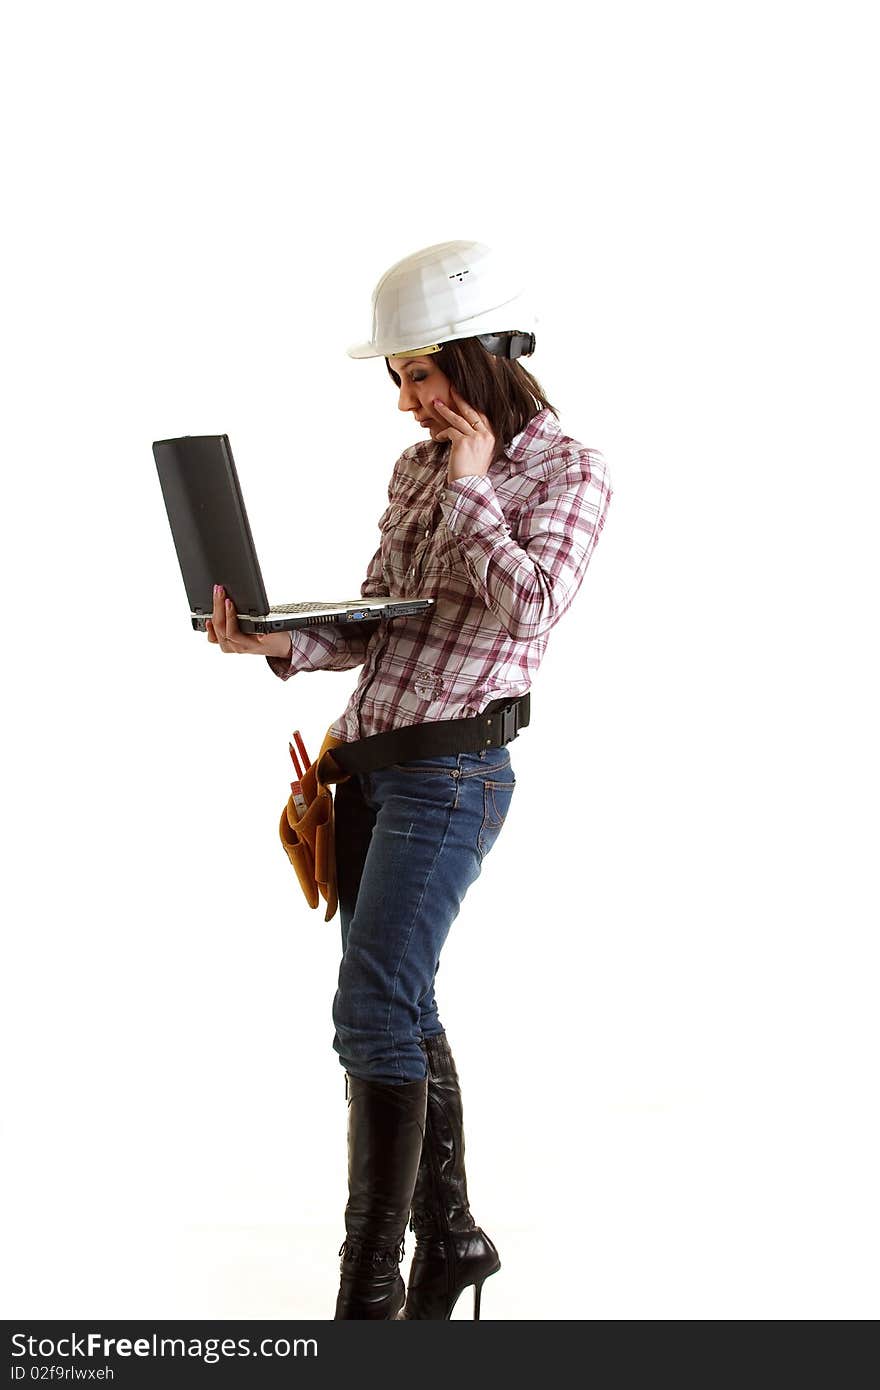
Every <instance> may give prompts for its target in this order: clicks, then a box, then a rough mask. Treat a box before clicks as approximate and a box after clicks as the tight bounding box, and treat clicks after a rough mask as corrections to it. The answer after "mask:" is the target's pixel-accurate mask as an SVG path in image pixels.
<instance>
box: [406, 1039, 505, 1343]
mask: <svg viewBox="0 0 880 1390" xmlns="http://www.w3.org/2000/svg"><path fill="white" fill-rule="evenodd" d="M422 1045H423V1047H424V1050H425V1054H426V1056H427V1059H428V1094H427V1108H426V1113H425V1139H424V1143H423V1145H422V1155H421V1160H420V1163H419V1171H418V1175H417V1177H416V1184H415V1190H414V1192H413V1199H412V1215H411V1217H410V1223H409V1224H410V1230H412V1231H414V1232H415V1236H416V1248H415V1251H414V1253H413V1258H412V1265H411V1268H410V1275H409V1282H408V1287H407V1294H406V1306H405V1308H404V1311H403V1317H404V1318H406V1319H411V1318H430V1319H449V1318H451V1317H452V1310H453V1309H454V1307H455V1305H456V1302H457V1301H458V1299H459V1297H460V1295H461V1294H462V1293H463V1292H464V1290H465V1289H467V1288H470V1287H471V1285H473V1288H474V1318H475V1319H478V1318H479V1316H480V1297H481V1294H482V1287H483V1283H484V1281H485V1280H486V1279H488V1278H489V1276H490V1275H491V1274H495V1273H496V1272H497V1270H499V1269H500V1268H501V1260H500V1259H499V1256H498V1251H497V1249H496V1248H495V1245H494V1243H493V1242H492V1241H491V1240H490V1239H489V1237H488V1236H487V1235H486V1233H485V1231H484V1230H482V1228H481V1227H480V1226H478V1225H477V1224H476V1222H475V1221H474V1218H473V1216H472V1215H471V1211H470V1205H469V1203H468V1195H467V1179H466V1176H465V1168H464V1125H463V1113H462V1104H461V1090H460V1088H459V1083H458V1073H457V1071H456V1068H455V1062H454V1060H453V1057H452V1053H451V1051H450V1048H449V1043H448V1042H447V1040H446V1034H445V1033H438V1034H435V1035H433V1036H430V1037H427V1038H424V1039H423V1040H422Z"/></svg>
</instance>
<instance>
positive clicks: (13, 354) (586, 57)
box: [0, 0, 880, 1319]
mask: <svg viewBox="0 0 880 1390" xmlns="http://www.w3.org/2000/svg"><path fill="white" fill-rule="evenodd" d="M871 9H872V7H871V6H869V5H857V4H841V3H836V4H835V5H833V6H832V5H831V4H809V5H804V4H793V3H792V4H783V3H768V0H761V3H759V4H754V3H749V4H743V3H738V4H736V5H733V4H731V5H718V4H714V5H706V4H700V3H692V4H684V3H670V4H664V5H653V4H632V3H631V4H625V3H624V4H615V5H613V6H609V5H586V6H584V5H582V6H579V7H573V6H571V5H569V4H568V3H564V4H563V3H548V2H547V0H545V3H543V4H541V5H532V4H520V3H511V0H506V3H503V4H501V3H495V4H479V5H474V4H470V3H469V4H460V3H443V4H442V5H441V4H429V3H419V4H414V5H403V4H397V5H382V6H380V5H376V4H367V5H350V4H338V3H337V4H334V5H333V6H331V7H328V8H327V10H326V11H324V10H322V11H320V12H318V11H317V10H312V9H311V7H304V6H294V5H293V4H278V3H254V0H250V3H248V4H247V5H244V4H240V5H231V4H218V3H216V0H214V3H210V4H207V3H205V4H195V3H182V2H181V0H175V3H173V4H165V3H155V0H153V3H151V4H150V5H149V6H148V5H146V4H144V5H141V6H134V5H119V4H95V3H81V4H79V5H75V6H69V5H59V4H34V5H31V6H28V7H26V8H25V7H18V9H17V10H15V11H9V12H8V14H7V18H6V20H5V21H4V26H3V29H4V32H3V36H2V39H3V41H2V45H0V48H2V58H0V65H2V67H0V101H2V105H3V111H2V114H3V130H4V141H3V144H4V153H3V193H4V202H5V213H4V217H3V225H2V235H3V240H4V243H5V245H4V251H3V269H4V288H3V310H2V318H3V321H4V322H3V362H2V384H3V394H4V397H5V406H4V410H3V415H2V448H3V456H4V469H3V477H4V485H5V495H4V527H3V533H4V544H3V547H2V562H3V583H4V595H5V599H6V639H5V641H4V644H3V645H4V664H5V675H4V682H3V685H4V696H5V720H4V727H5V732H6V738H5V740H4V748H3V766H4V779H3V780H4V784H5V791H6V795H5V797H4V812H3V814H4V821H5V829H4V834H3V845H4V850H5V853H6V857H7V862H6V869H5V882H6V884H7V891H6V909H7V910H6V912H5V918H6V924H5V936H4V958H5V979H6V989H5V999H4V1009H3V1014H4V1030H5V1034H6V1036H5V1040H4V1045H3V1056H4V1061H5V1075H4V1080H3V1088H4V1095H3V1107H2V1109H3V1134H2V1152H3V1163H4V1190H5V1196H6V1199H7V1201H6V1206H5V1217H4V1223H5V1228H4V1231H3V1237H4V1246H5V1250H6V1270H5V1277H6V1278H7V1279H8V1288H7V1289H6V1292H5V1294H4V1298H3V1311H4V1315H5V1316H6V1317H13V1316H14V1317H25V1316H27V1317H30V1318H82V1317H86V1316H88V1317H92V1318H95V1317H101V1318H112V1317H118V1318H159V1317H176V1318H184V1317H207V1318H226V1317H242V1318H258V1317H293V1318H300V1317H302V1318H331V1317H332V1315H333V1305H334V1301H335V1296H336V1289H337V1286H338V1260H337V1250H338V1247H339V1244H340V1242H341V1240H342V1237H343V1234H344V1229H343V1207H344V1203H345V1196H346V1186H345V1162H346V1157H345V1121H346V1117H345V1098H344V1076H343V1071H342V1068H341V1066H340V1064H339V1060H338V1058H337V1056H336V1054H335V1053H334V1052H333V1050H332V1048H331V1039H332V1031H333V1030H332V1022H331V1017H330V1006H331V1001H332V997H333V992H334V990H335V987H336V973H337V968H338V957H339V919H338V917H337V918H335V919H334V920H333V921H332V922H331V923H329V924H325V923H324V921H323V911H316V912H314V913H312V912H310V911H309V909H308V908H307V907H306V905H305V903H304V901H303V898H302V895H301V892H300V889H299V887H298V884H297V883H296V880H295V877H294V875H293V871H292V869H291V868H290V865H289V864H288V862H287V859H286V857H285V855H284V853H283V850H282V848H281V846H280V843H279V841H278V838H277V825H278V818H279V815H280V811H281V807H282V805H283V804H284V801H285V798H286V796H287V792H288V790H289V788H288V782H289V777H290V766H289V758H288V753H287V740H288V737H289V734H290V732H291V730H292V729H293V728H299V729H301V730H302V732H303V735H304V737H305V740H306V744H307V746H308V747H309V749H310V751H311V750H312V749H313V748H315V747H316V746H317V745H318V744H319V742H320V738H321V736H322V734H323V732H324V731H325V730H326V728H327V726H328V725H329V724H330V722H331V721H332V720H333V719H334V718H335V717H336V716H337V715H338V714H339V713H340V712H341V711H342V709H343V708H344V706H345V703H346V701H347V699H348V696H349V694H350V692H351V690H352V689H353V688H354V685H355V683H356V680H357V675H358V673H357V671H355V670H352V671H349V672H344V673H341V674H340V673H330V672H321V673H318V674H315V675H311V676H306V675H302V676H299V677H295V678H294V679H293V680H292V681H290V682H287V683H284V682H282V681H280V680H278V679H277V678H276V677H274V676H273V675H272V673H271V672H270V671H269V669H268V667H267V666H266V664H265V662H264V660H263V658H262V657H259V658H256V659H245V658H233V657H229V656H224V655H223V654H222V653H221V652H220V651H219V649H218V648H217V647H215V646H212V645H210V644H209V643H208V642H207V639H206V638H205V637H203V636H201V635H199V636H197V635H196V634H195V633H194V632H193V631H192V629H191V627H190V624H189V618H188V608H187V605H186V601H185V594H184V590H183V585H182V582H181V578H180V572H179V569H178V566H177V561H176V557H175V552H174V549H173V544H172V540H171V534H170V530H169V526H168V522H167V517H166V514H165V510H164V504H163V500H162V496H161V492H160V488H159V485H158V480H157V475H156V470H155V464H154V461H153V456H152V452H151V447H150V446H151V442H152V441H153V440H154V439H161V438H166V437H169V436H172V435H178V434H185V433H191V434H197V433H221V432H227V433H228V434H229V436H230V439H231V441H232V445H233V449H234V453H235V458H236V462H237V464H238V468H239V472H240V476H241V479H242V485H243V488H244V492H245V497H246V502H247V507H248V512H249V515H250V520H251V525H252V528H253V532H254V536H255V539H256V542H257V547H258V550H259V554H260V557H261V560H262V562H263V569H264V575H265V579H266V585H267V589H268V592H269V595H270V598H272V599H273V600H274V601H276V602H279V601H285V600H289V599H294V598H303V597H305V598H308V597H312V596H325V595H327V594H331V595H333V594H335V595H337V596H340V597H343V596H345V595H347V594H349V593H352V592H354V593H357V592H358V587H357V586H359V584H360V581H361V579H362V577H363V573H364V570H365V566H366V563H367V561H368V560H369V558H370V556H371V555H372V553H373V550H374V548H375V546H376V544H377V543H378V531H377V530H376V526H375V522H376V519H377V518H378V516H379V514H380V513H381V511H382V510H383V508H384V507H385V505H386V502H387V485H388V479H389V477H390V473H391V469H392V466H393V464H394V461H395V459H396V458H397V456H398V454H399V453H400V452H401V450H402V449H403V448H405V447H406V446H407V445H409V444H411V443H413V442H415V440H416V439H418V438H421V437H424V436H423V434H422V433H421V432H419V431H418V430H417V428H414V426H413V424H412V422H411V420H410V419H409V418H408V417H406V416H404V415H402V414H401V413H400V412H399V411H398V409H397V393H396V391H395V389H394V387H393V384H392V383H391V381H390V379H389V378H388V376H387V373H386V371H385V367H384V363H383V362H382V361H381V360H371V361H354V360H352V359H351V358H349V357H348V356H347V355H346V353H345V349H346V347H347V346H348V345H350V344H351V343H353V342H355V341H359V340H362V339H363V338H365V337H367V336H368V333H369V328H370V295H371V291H372V288H373V286H374V284H375V282H376V281H377V279H378V278H379V276H380V275H381V274H382V272H383V271H384V270H385V269H386V267H387V266H389V265H390V264H391V263H392V262H393V261H395V260H397V259H399V258H400V257H402V256H405V255H407V254H409V253H410V252H411V251H414V250H416V249H417V248H419V247H422V246H425V245H428V244H430V243H433V242H437V241H441V240H446V239H451V238H458V237H464V238H470V237H473V238H476V239H479V240H483V241H486V242H488V243H489V244H499V245H500V244H504V245H505V246H506V247H507V248H508V249H509V250H510V251H511V252H512V253H513V254H515V255H516V256H518V257H520V258H521V261H522V264H523V265H524V266H525V267H526V268H527V271H528V277H529V282H530V284H531V286H532V289H533V292H534V296H535V299H536V300H537V301H538V307H539V312H540V314H541V324H540V327H539V332H538V347H537V351H536V353H535V355H534V357H533V358H531V359H529V362H528V364H527V365H529V366H530V368H531V369H532V370H533V371H534V373H535V375H536V376H537V377H538V379H539V380H540V382H541V383H542V385H543V387H544V389H545V392H546V394H547V395H548V397H549V399H550V400H551V401H552V402H553V404H554V405H556V406H557V408H558V409H559V411H560V416H561V422H562V425H563V428H564V429H565V430H566V431H567V432H568V433H569V434H570V435H572V436H574V437H575V438H576V439H578V440H580V441H581V442H582V443H583V444H586V445H588V446H590V447H594V448H598V449H601V450H602V452H603V453H604V454H605V457H606V458H607V460H608V464H609V467H610V469H611V473H612V479H613V485H614V489H615V492H614V498H613V500H612V503H611V508H610V511H609V515H608V522H607V525H606V527H605V531H604V533H603V535H602V537H601V539H600V542H599V544H598V546H597V549H596V551H595V553H594V556H593V560H592V562H591V565H590V568H589V571H588V573H587V576H586V579H585V581H584V585H583V588H582V589H581V591H580V593H579V595H578V597H577V599H576V601H575V605H574V606H573V608H572V609H571V611H570V612H569V613H568V614H567V615H566V616H565V618H564V620H563V621H562V622H561V623H560V624H559V626H558V628H556V629H555V630H554V632H553V634H552V636H551V638H550V645H549V649H548V653H547V656H546V659H545V661H544V664H543V667H542V669H541V671H540V674H539V676H538V678H537V679H536V681H535V683H534V686H533V690H532V722H531V725H530V727H529V728H528V730H526V731H525V732H524V733H523V734H522V735H521V736H520V737H519V739H517V741H516V742H515V743H514V744H512V745H511V755H512V759H513V763H514V768H515V772H516V775H517V792H516V794H515V797H514V801H513V804H512V809H511V812H510V815H509V818H508V822H507V825H506V827H505V830H504V832H503V834H502V836H501V837H500V839H499V841H498V844H497V846H496V848H495V849H494V850H493V852H492V855H491V857H490V858H489V859H488V860H487V861H486V866H485V868H484V871H483V876H482V878H481V879H480V880H478V882H477V883H476V884H475V885H474V887H473V888H472V889H471V891H470V893H469V895H468V898H467V900H466V902H465V904H464V906H463V908H462V911H461V914H460V916H459V918H458V920H457V922H456V923H455V925H454V927H453V930H452V933H451V935H450V938H449V941H448V943H447V946H446V948H445V951H444V956H443V960H442V964H441V970H440V975H439V977H438V1002H439V1006H440V1013H441V1018H442V1019H443V1022H444V1023H445V1025H446V1028H447V1030H448V1034H449V1039H450V1042H451V1044H452V1048H453V1051H454V1054H455V1056H456V1059H457V1062H458V1068H459V1073H460V1076H461V1081H462V1090H463V1095H464V1105H465V1125H466V1134H467V1155H468V1173H469V1183H470V1195H471V1200H472V1206H473V1210H474V1214H475V1216H476V1219H477V1220H478V1221H479V1222H480V1223H481V1224H482V1225H483V1226H485V1228H486V1229H487V1231H488V1232H489V1233H490V1234H491V1235H492V1237H493V1238H494V1240H495V1241H496V1244H497V1245H498V1247H499V1250H500V1252H501V1258H502V1270H501V1272H500V1273H499V1274H498V1275H497V1276H496V1277H495V1278H493V1279H491V1280H490V1281H489V1282H488V1283H487V1285H486V1288H485V1291H484V1299H483V1314H484V1316H485V1317H488V1318H493V1319H529V1318H534V1319H710V1318H711V1319H718V1318H722V1319H747V1318H748V1319H751V1318H765V1319H766V1318H772V1319H804V1318H809V1319H814V1318H821V1319H828V1318H833V1319H837V1318H846V1319H852V1318H873V1317H876V1316H877V1313H878V1298H877V1293H878V1290H877V1282H876V1280H877V1265H876V1250H877V1240H878V1234H880V1232H878V1220H877V1217H878V1211H877V1184H876V1173H877V1162H878V1153H877V1148H878V1144H877V1139H878V1120H877V1109H876V1091H877V1087H876V1077H877V1065H876V1021H875V1020H876V994H877V983H876V981H877V976H876V971H877V964H878V961H877V955H878V951H877V934H876V928H877V899H876V853H877V819H876V806H877V785H878V771H880V769H878V758H877V752H878V749H877V735H876V709H877V698H878V690H877V680H876V675H875V670H874V662H875V658H876V649H877V625H876V602H877V574H876V548H877V541H876V530H877V505H878V489H877V481H876V478H877V468H878V463H880V459H878V449H877V437H878V431H877V421H876V405H877V381H878V359H877V347H876V345H877V321H878V275H877V256H876V250H877V245H878V237H880V227H878V219H877V214H876V204H875V203H874V202H873V192H874V188H873V185H874V184H875V177H874V169H875V155H876V141H875V135H876V122H877V117H878V109H877V107H878V102H877V97H876V90H877V89H876V61H877V54H876V49H875V48H874V47H873V45H872V44H870V43H869V41H868V38H869V25H868V20H869V18H870V16H871ZM872 710H873V711H874V714H873V715H871V713H870V712H871V711H872ZM412 1239H413V1238H412V1236H411V1235H410V1234H409V1233H408V1234H407V1253H406V1256H405V1259H404V1272H405V1271H406V1267H407V1265H408V1263H409V1258H410V1254H411V1250H412ZM469 1310H470V1296H469V1295H468V1294H466V1295H464V1296H463V1297H462V1300H461V1302H460V1304H459V1307H458V1309H457V1310H456V1317H458V1316H463V1317H467V1316H468V1313H469Z"/></svg>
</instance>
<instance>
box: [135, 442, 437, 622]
mask: <svg viewBox="0 0 880 1390" xmlns="http://www.w3.org/2000/svg"><path fill="white" fill-rule="evenodd" d="M153 457H154V458H155V460H156V468H157V470H158V473H159V483H160V485H161V487H162V496H163V497H164V499H165V510H166V511H167V513H168V520H169V522H170V524H171V534H172V536H173V538H174V545H175V549H176V550H177V558H178V561H179V562H180V572H181V574H182V576H183V583H184V588H185V589H186V597H187V599H188V601H189V606H190V618H191V620H192V625H193V627H194V628H195V629H196V631H197V632H205V631H206V630H207V629H206V626H205V625H206V622H207V620H208V618H210V617H211V614H212V613H213V611H214V585H215V584H222V585H223V587H224V588H225V590H226V592H227V594H228V595H229V597H230V598H231V600H232V602H233V605H234V606H235V613H236V617H237V618H238V625H239V627H240V628H241V630H242V632H280V631H282V630H284V629H287V628H297V627H318V626H320V625H321V624H322V623H364V622H371V621H382V620H384V619H387V618H398V617H402V616H404V615H406V614H408V613H422V612H424V611H425V610H426V609H428V608H430V607H431V606H432V605H433V603H434V600H433V599H414V598H402V597H400V596H397V597H395V596H393V595H392V596H390V597H388V598H362V597H358V598H351V599H339V600H335V599H334V600H332V601H326V602H325V601H324V600H319V599H309V600H304V601H302V602H300V603H273V604H270V603H269V600H268V598H267V596H266V589H265V586H264V584H263V576H262V573H261V571H260V562H259V560H258V559H257V552H256V549H255V547H254V540H253V536H252V535H251V528H250V525H249V523H248V518H247V512H246V511H245V507H244V499H243V497H242V494H241V487H240V486H239V482H238V474H237V472H236V469H235V461H234V459H233V457H232V449H231V448H230V446H229V438H228V436H227V435H225V434H193V435H190V434H187V435H184V436H183V437H182V438H181V439H157V440H155V441H154V443H153Z"/></svg>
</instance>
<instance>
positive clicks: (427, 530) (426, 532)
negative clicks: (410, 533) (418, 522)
mask: <svg viewBox="0 0 880 1390" xmlns="http://www.w3.org/2000/svg"><path fill="white" fill-rule="evenodd" d="M430 534H431V531H430V528H429V527H427V526H426V527H425V540H427V539H428V537H429V536H430Z"/></svg>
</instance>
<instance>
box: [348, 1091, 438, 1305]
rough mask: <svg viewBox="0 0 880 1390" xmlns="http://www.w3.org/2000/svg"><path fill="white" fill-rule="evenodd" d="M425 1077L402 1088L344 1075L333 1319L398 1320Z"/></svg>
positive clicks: (420, 1137)
mask: <svg viewBox="0 0 880 1390" xmlns="http://www.w3.org/2000/svg"><path fill="white" fill-rule="evenodd" d="M427 1089H428V1082H427V1079H426V1080H423V1081H405V1082H403V1083H402V1084H401V1085H395V1084H391V1083H386V1082H381V1081H366V1080H363V1079H362V1078H361V1077H358V1076H351V1075H350V1074H349V1073H348V1072H346V1074H345V1093H346V1096H347V1098H348V1203H347V1205H346V1208H345V1232H346V1235H345V1240H344V1241H343V1242H342V1245H341V1246H340V1247H339V1254H340V1255H341V1256H342V1260H341V1262H340V1282H339V1295H338V1297H337V1299H336V1313H335V1318H334V1320H335V1319H336V1318H361V1319H365V1318H375V1319H380V1318H385V1319H394V1318H397V1316H398V1314H399V1313H400V1310H401V1308H402V1307H403V1302H404V1296H405V1294H404V1285H403V1279H402V1278H401V1276H400V1261H401V1260H402V1258H403V1237H404V1233H405V1231H406V1219H407V1216H408V1215H409V1210H410V1204H411V1202H412V1195H413V1189H414V1187H415V1181H416V1174H417V1172H418V1167H419V1156H420V1154H421V1151H422V1141H423V1139H424V1133H425V1106H426V1103H427Z"/></svg>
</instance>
